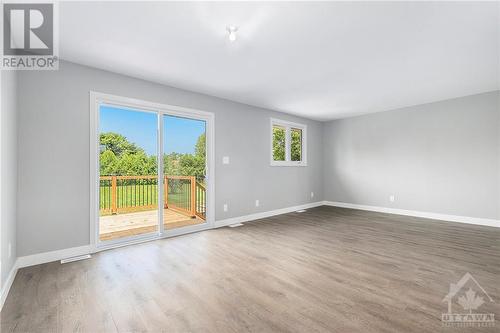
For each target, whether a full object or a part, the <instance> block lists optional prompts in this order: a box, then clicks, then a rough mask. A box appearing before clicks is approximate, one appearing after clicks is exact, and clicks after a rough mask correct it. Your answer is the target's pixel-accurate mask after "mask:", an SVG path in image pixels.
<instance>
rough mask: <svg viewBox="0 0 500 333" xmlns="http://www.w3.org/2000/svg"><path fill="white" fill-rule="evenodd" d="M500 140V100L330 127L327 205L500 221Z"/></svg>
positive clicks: (454, 103) (423, 108) (471, 99)
mask: <svg viewBox="0 0 500 333" xmlns="http://www.w3.org/2000/svg"><path fill="white" fill-rule="evenodd" d="M499 133H500V108H499V92H491V93H485V94H480V95H474V96H468V97H463V98H457V99H452V100H446V101H442V102H437V103H432V104H425V105H419V106H415V107H408V108H403V109H399V110H394V111H387V112H381V113H376V114H371V115H365V116H359V117H354V118H348V119H342V120H336V121H331V122H328V123H326V124H325V126H324V129H323V134H324V138H323V142H324V181H325V185H324V198H325V200H329V201H339V202H345V203H354V204H361V205H371V206H381V207H390V208H400V209H408V210H417V211H423V212H433V213H442V214H451V215H459V216H469V217H479V218H491V219H499V218H500V194H499V192H500V179H499V178H500V137H499ZM391 194H393V195H395V199H396V200H395V202H390V201H389V196H390V195H391Z"/></svg>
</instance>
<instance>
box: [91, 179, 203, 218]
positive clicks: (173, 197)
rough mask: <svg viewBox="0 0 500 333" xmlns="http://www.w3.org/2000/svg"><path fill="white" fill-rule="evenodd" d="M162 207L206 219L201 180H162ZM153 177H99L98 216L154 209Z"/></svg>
mask: <svg viewBox="0 0 500 333" xmlns="http://www.w3.org/2000/svg"><path fill="white" fill-rule="evenodd" d="M163 186H164V196H163V197H164V199H163V207H164V208H168V209H172V210H175V211H178V212H180V213H183V214H185V215H187V216H190V217H196V216H197V217H199V218H201V219H203V220H204V219H205V218H206V189H205V185H204V178H203V177H195V176H167V175H166V176H164V180H163ZM157 207H158V177H157V176H101V177H100V191H99V211H100V214H101V215H109V214H120V213H129V212H135V211H144V210H151V209H157Z"/></svg>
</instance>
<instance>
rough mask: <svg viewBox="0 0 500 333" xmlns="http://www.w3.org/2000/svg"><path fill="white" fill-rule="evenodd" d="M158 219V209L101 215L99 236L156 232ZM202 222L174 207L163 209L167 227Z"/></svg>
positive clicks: (111, 237) (114, 237)
mask: <svg viewBox="0 0 500 333" xmlns="http://www.w3.org/2000/svg"><path fill="white" fill-rule="evenodd" d="M157 221H158V211H157V210H148V211H143V212H134V213H126V214H117V215H106V216H101V217H99V235H100V236H99V238H100V239H101V240H111V239H116V238H121V237H129V236H136V235H141V234H145V233H151V232H155V231H156V230H157V226H158V223H157ZM201 223H204V221H203V220H202V219H200V218H198V217H197V218H191V217H189V216H186V215H184V214H182V213H179V212H176V211H174V210H172V209H164V210H163V225H164V228H165V229H175V228H180V227H185V226H188V225H195V224H201Z"/></svg>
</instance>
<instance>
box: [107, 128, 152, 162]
mask: <svg viewBox="0 0 500 333" xmlns="http://www.w3.org/2000/svg"><path fill="white" fill-rule="evenodd" d="M99 142H100V144H101V146H103V147H104V148H105V150H111V151H112V152H113V153H114V154H115V156H117V157H118V156H121V155H122V154H127V153H128V154H137V153H139V152H144V150H143V149H141V148H139V147H137V146H136V145H135V144H134V143H132V142H129V141H128V140H127V138H126V137H124V136H123V135H121V134H118V133H113V132H107V133H101V135H100V136H99Z"/></svg>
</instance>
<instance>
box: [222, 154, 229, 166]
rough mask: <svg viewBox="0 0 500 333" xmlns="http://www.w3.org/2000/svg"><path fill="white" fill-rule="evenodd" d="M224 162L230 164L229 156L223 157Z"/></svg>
mask: <svg viewBox="0 0 500 333" xmlns="http://www.w3.org/2000/svg"><path fill="white" fill-rule="evenodd" d="M222 164H229V156H224V157H222Z"/></svg>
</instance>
